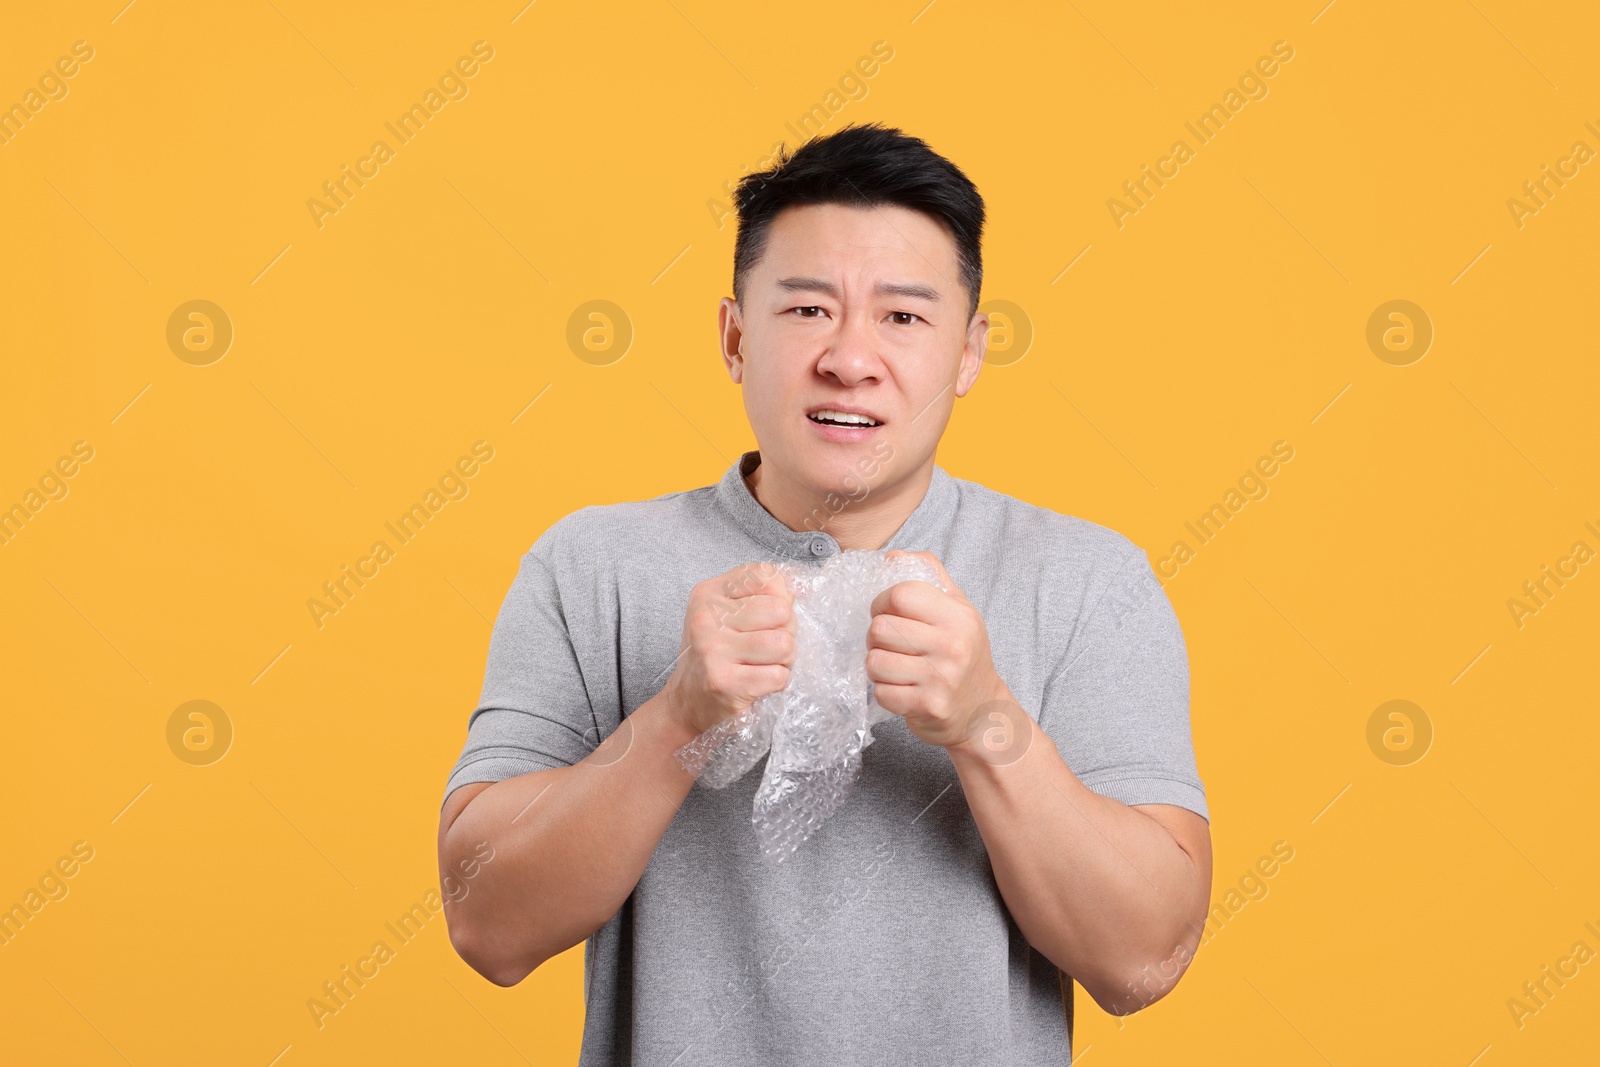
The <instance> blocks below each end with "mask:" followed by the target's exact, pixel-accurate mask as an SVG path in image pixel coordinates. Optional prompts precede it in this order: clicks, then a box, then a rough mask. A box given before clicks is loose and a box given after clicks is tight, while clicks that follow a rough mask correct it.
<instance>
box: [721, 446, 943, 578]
mask: <svg viewBox="0 0 1600 1067" xmlns="http://www.w3.org/2000/svg"><path fill="white" fill-rule="evenodd" d="M760 463H761V451H760V450H759V449H754V450H752V451H749V452H746V453H744V454H743V455H741V456H740V457H739V460H738V462H737V463H735V464H733V466H731V467H729V468H728V470H727V472H726V473H725V474H723V476H722V480H721V481H720V482H718V483H717V487H716V498H717V503H719V504H720V505H721V506H722V508H723V510H724V511H726V512H727V513H728V515H729V516H730V517H732V519H733V520H734V522H736V523H737V524H738V525H739V528H740V529H742V530H743V531H744V532H745V533H746V534H748V535H750V537H751V538H752V539H753V540H754V541H755V542H756V543H757V544H759V545H761V546H762V547H763V548H765V549H767V550H769V551H771V552H773V553H776V554H778V555H781V556H788V557H791V558H793V559H803V560H817V561H820V560H824V559H827V558H829V557H830V556H836V555H838V554H839V552H840V551H841V549H840V548H839V542H838V541H835V540H834V539H833V536H832V535H831V534H828V533H826V532H824V531H823V530H791V529H790V528H789V527H787V526H785V525H784V524H783V523H782V522H780V521H779V520H778V518H777V517H776V516H775V515H773V514H772V512H770V511H768V510H767V509H766V508H765V507H763V506H762V504H761V501H759V500H757V499H756V498H755V495H754V494H753V493H751V492H750V486H749V485H747V484H746V483H745V480H744V476H745V475H747V474H749V473H750V472H751V471H753V470H755V469H756V467H758V466H759V465H760ZM958 494H959V490H958V489H957V488H956V485H955V479H954V478H952V477H951V476H950V475H949V474H948V473H946V472H945V470H944V468H942V467H940V466H939V465H938V464H937V463H936V464H934V467H933V479H932V481H930V482H929V483H928V491H927V492H926V493H924V494H923V497H922V500H921V501H920V502H919V503H918V504H917V506H916V509H915V510H913V511H912V512H911V514H910V515H908V516H907V517H906V521H905V522H904V523H902V524H901V525H900V529H898V530H896V531H895V533H894V535H893V536H892V537H890V538H889V540H888V542H887V543H886V544H885V545H884V546H883V547H884V550H888V549H891V548H903V549H906V550H907V551H912V552H915V551H921V550H923V549H924V548H925V547H926V545H927V543H928V542H929V541H930V539H931V538H932V536H933V534H934V533H935V531H937V530H938V529H939V528H940V526H941V525H943V524H946V523H948V522H949V521H950V519H951V518H952V517H953V516H954V515H955V506H956V497H957V495H958ZM846 506H848V505H846Z"/></svg>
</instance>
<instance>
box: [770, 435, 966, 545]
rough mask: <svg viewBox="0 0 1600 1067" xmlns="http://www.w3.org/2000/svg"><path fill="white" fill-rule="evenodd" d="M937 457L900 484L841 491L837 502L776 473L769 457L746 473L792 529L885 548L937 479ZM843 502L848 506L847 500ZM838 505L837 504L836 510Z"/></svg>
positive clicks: (846, 542)
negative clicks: (851, 493) (860, 492)
mask: <svg viewBox="0 0 1600 1067" xmlns="http://www.w3.org/2000/svg"><path fill="white" fill-rule="evenodd" d="M933 465H934V461H933V459H932V457H930V458H929V459H928V462H927V463H926V464H924V465H923V467H922V469H921V470H918V471H916V472H915V473H913V474H912V475H911V476H910V477H907V478H902V479H901V480H900V481H899V482H898V483H897V484H895V485H892V486H888V485H881V484H880V485H872V486H869V487H868V490H867V493H866V495H865V496H860V497H857V498H856V499H854V500H851V499H848V498H846V497H844V496H842V495H836V496H835V498H834V500H833V502H832V504H830V503H829V501H828V499H827V496H826V495H823V496H818V495H816V494H815V493H814V492H812V491H811V490H809V489H807V488H805V487H804V486H800V485H796V484H794V483H793V482H790V481H788V480H787V479H784V478H781V477H775V476H774V472H773V471H771V470H769V469H768V464H767V462H766V461H765V460H762V462H761V463H759V464H757V466H756V469H755V470H753V471H751V472H750V473H749V474H747V475H745V476H744V480H745V484H746V485H748V486H749V487H750V493H751V495H752V496H754V497H755V498H756V501H757V502H758V503H760V505H761V506H762V507H764V508H766V509H767V511H768V512H770V513H771V514H772V516H773V517H774V518H776V519H777V520H778V521H779V522H781V523H783V524H784V525H785V526H787V527H789V529H791V530H820V531H821V532H822V533H825V534H828V535H829V536H831V537H832V538H833V539H834V540H835V541H837V542H838V543H839V547H840V548H841V549H845V550H849V549H874V550H875V549H880V548H882V547H883V546H884V545H885V544H886V543H887V542H888V540H889V538H891V537H893V536H894V535H895V532H896V531H898V530H899V529H900V527H901V526H904V525H905V522H906V519H908V518H910V517H911V513H912V512H913V511H915V510H917V505H918V504H920V503H922V499H923V497H925V496H926V495H927V493H928V486H929V485H931V484H932V482H933ZM841 502H842V506H841ZM835 508H837V510H834V509H835Z"/></svg>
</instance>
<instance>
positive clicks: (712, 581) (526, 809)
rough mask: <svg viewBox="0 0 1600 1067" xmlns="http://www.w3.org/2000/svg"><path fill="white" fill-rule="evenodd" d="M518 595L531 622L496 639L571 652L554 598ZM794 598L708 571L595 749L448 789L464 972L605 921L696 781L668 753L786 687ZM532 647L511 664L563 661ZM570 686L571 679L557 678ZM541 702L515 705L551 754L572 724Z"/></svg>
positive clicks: (761, 572)
mask: <svg viewBox="0 0 1600 1067" xmlns="http://www.w3.org/2000/svg"><path fill="white" fill-rule="evenodd" d="M523 573H524V574H534V575H537V574H541V573H543V572H542V571H539V570H526V569H525V570H524V571H523ZM519 580H520V579H519ZM535 588H537V587H535ZM528 599H529V600H530V601H531V602H532V603H533V605H534V607H535V609H538V610H533V611H530V612H529V614H530V615H531V617H532V618H533V619H534V620H535V623H537V625H535V624H534V623H529V624H525V625H524V626H523V627H522V629H520V630H517V629H507V630H506V634H507V635H508V636H507V642H506V643H507V647H508V648H514V649H518V650H521V649H523V648H524V647H531V648H534V649H535V650H537V649H539V648H545V649H556V650H558V651H560V652H564V653H565V655H566V660H565V662H567V663H569V664H570V663H573V662H575V653H574V652H573V651H572V648H571V645H570V641H569V640H568V639H567V637H566V636H565V632H564V629H562V631H561V633H560V635H559V640H558V639H557V636H556V634H555V631H556V630H557V627H558V622H557V620H556V615H555V612H554V609H553V608H552V607H551V606H550V605H549V604H548V603H547V602H546V601H544V600H541V599H540V597H539V595H537V594H529V597H528ZM793 606H794V594H793V592H792V591H791V590H790V589H789V587H788V585H787V582H786V581H785V579H784V577H783V575H782V574H781V572H780V571H778V570H777V569H776V568H775V567H773V566H771V565H769V564H766V563H747V564H744V565H742V566H739V567H735V568H733V569H732V570H730V571H728V572H727V573H725V574H720V575H717V576H716V577H714V578H708V579H706V580H705V581H703V582H701V583H700V584H698V585H696V586H695V587H694V589H693V590H691V591H690V594H689V604H688V607H687V609H686V610H685V611H684V617H683V638H682V641H681V642H680V645H679V648H680V649H681V651H680V652H679V654H678V660H677V662H676V666H675V668H674V670H673V672H672V676H671V677H670V678H668V679H667V684H666V685H665V686H664V687H663V688H662V689H661V691H660V692H659V693H657V694H656V695H655V696H653V697H651V698H650V699H649V700H647V701H645V702H644V703H643V704H641V705H639V707H638V708H636V709H634V711H633V713H632V714H630V715H627V716H626V717H625V718H624V719H623V720H622V723H621V725H620V726H618V727H617V729H616V730H615V731H613V732H612V733H611V735H610V736H609V737H607V738H606V739H605V742H604V743H603V744H601V745H600V747H598V748H596V749H595V750H594V751H592V752H589V753H588V754H587V755H584V756H583V757H582V758H579V759H577V760H576V761H574V762H571V763H570V765H568V766H561V767H555V768H552V769H549V770H540V771H534V772H532V773H530V774H522V775H518V776H516V777H512V778H506V779H504V780H502V781H499V782H495V783H493V784H484V783H474V784H469V785H463V786H460V787H458V788H456V789H455V790H453V791H451V793H450V795H449V796H448V797H446V798H445V804H444V807H443V809H442V810H441V811H440V814H439V871H440V876H441V880H442V879H443V878H444V876H445V875H447V874H452V873H453V872H455V871H457V870H460V871H463V872H465V871H468V870H471V871H473V872H474V873H473V874H472V875H471V881H470V882H469V883H466V885H467V890H466V892H465V893H464V894H463V895H462V896H461V897H460V898H459V899H458V900H456V901H454V902H451V903H449V904H448V905H447V907H446V910H445V914H446V916H447V920H446V921H447V925H448V926H449V928H450V943H451V944H452V945H454V946H455V949H456V952H457V953H459V954H460V956H461V958H462V959H464V960H466V961H467V963H468V964H470V965H471V966H472V969H473V970H475V971H477V972H478V973H479V974H481V975H483V976H484V977H485V978H487V979H489V981H491V982H494V983H495V984H496V985H501V986H510V985H515V984H516V983H518V982H520V981H522V979H524V978H526V977H527V976H528V975H529V974H531V973H533V970H534V969H535V968H536V967H538V966H539V964H541V963H543V962H544V961H545V960H547V959H549V958H550V957H552V956H555V955H557V954H558V953H561V952H564V951H566V950H567V949H569V948H571V947H572V946H573V945H576V944H577V943H578V942H580V941H582V940H584V939H585V938H587V937H588V936H589V935H590V934H592V933H594V932H595V931H596V930H598V929H599V928H600V927H602V926H604V925H605V924H606V923H607V922H608V921H610V919H611V917H612V916H613V915H615V914H616V913H617V911H618V909H620V908H621V907H622V905H623V903H624V902H625V901H626V900H627V899H628V894H630V893H632V892H633V889H634V886H636V885H638V884H639V877H640V876H641V875H642V874H643V873H644V869H645V867H646V866H647V865H648V864H649V862H650V857H651V856H652V855H654V854H655V850H656V846H657V845H658V844H660V842H661V837H662V835H663V834H665V833H666V831H667V827H668V826H669V825H671V823H672V819H673V817H674V816H675V815H676V814H677V812H678V809H679V808H680V807H681V806H682V805H683V801H684V798H685V797H687V796H688V795H689V790H690V788H692V787H693V785H694V777H693V775H691V774H689V773H688V772H687V771H686V770H684V769H683V766H682V765H681V764H680V763H679V762H678V759H677V755H676V750H677V749H678V748H680V747H682V746H683V745H686V744H688V743H689V742H690V741H692V740H694V739H695V738H696V737H699V736H700V735H701V734H702V733H704V732H705V731H706V730H709V729H711V728H712V727H713V726H715V725H717V723H719V722H721V721H723V720H724V719H726V718H728V717H729V716H731V715H734V714H737V713H738V712H740V711H742V710H744V709H745V708H748V707H750V706H751V705H752V704H753V703H755V701H756V700H757V699H758V698H759V697H761V696H764V695H766V694H767V693H776V692H778V691H779V690H781V689H783V688H784V686H786V685H788V684H789V669H790V667H791V666H793V664H794V660H795V636H796V633H797V630H798V622H797V621H796V619H795V615H794V610H793ZM515 617H516V616H515V615H514V616H513V618H515ZM497 632H498V631H497ZM530 635H531V636H530ZM541 642H542V644H541ZM542 655H544V657H545V661H544V662H529V663H528V664H527V665H526V666H523V667H520V668H519V670H521V671H535V670H537V669H540V668H542V669H543V671H544V672H545V674H544V676H545V677H548V674H549V672H550V670H551V666H550V664H551V663H552V662H553V663H556V664H559V663H560V662H562V660H561V659H560V657H557V656H555V655H554V654H553V653H551V652H549V651H546V652H544V653H542ZM536 676H537V675H536ZM580 687H581V681H577V680H574V681H573V682H572V684H571V685H570V686H569V687H568V688H570V689H577V688H580ZM552 704H553V700H552V698H550V697H549V696H548V690H546V689H539V690H537V691H530V693H529V694H528V695H527V696H526V697H525V698H524V700H523V707H524V708H526V707H528V706H530V705H537V706H540V707H541V708H542V709H543V711H544V714H543V715H540V716H534V715H525V716H523V718H524V719H526V720H527V722H528V726H526V727H524V729H525V730H527V731H530V733H531V731H534V730H538V731H541V733H539V734H537V735H534V736H532V737H530V738H529V740H530V741H532V743H533V744H534V745H536V746H537V748H538V749H540V750H543V751H549V750H552V749H555V750H557V751H559V750H560V747H559V745H558V741H559V740H561V739H569V738H571V737H572V736H573V735H574V734H575V733H576V731H575V730H574V729H573V728H572V727H571V725H570V717H568V716H565V713H564V712H563V710H562V708H560V707H552V706H551V705H552ZM588 710H589V709H587V708H585V709H584V717H587V716H588ZM564 719H565V720H566V722H564ZM552 724H554V725H553V726H552ZM567 743H568V744H570V741H569V742H567ZM530 750H532V749H530ZM484 843H487V844H488V845H489V846H490V847H491V848H492V849H493V850H494V851H493V852H491V853H490V855H491V856H493V857H494V862H493V863H484V864H482V865H475V864H473V863H472V861H471V860H469V859H468V857H469V856H470V855H474V854H476V853H477V850H478V848H479V847H480V846H481V845H482V844H484ZM463 862H465V863H466V864H467V866H464V867H463V866H461V864H462V863H463Z"/></svg>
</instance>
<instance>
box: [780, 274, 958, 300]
mask: <svg viewBox="0 0 1600 1067" xmlns="http://www.w3.org/2000/svg"><path fill="white" fill-rule="evenodd" d="M778 288H779V289H782V290H783V291H784V292H786V293H824V294H826V295H828V296H831V297H833V298H834V299H835V300H838V299H840V295H839V287H838V286H837V285H834V284H833V283H832V282H830V281H828V280H827V279H825V278H807V277H799V278H780V279H778ZM875 291H876V292H878V293H879V294H881V295H884V296H903V297H909V298H912V299H917V300H931V301H934V302H935V303H937V302H938V300H939V291H938V290H937V289H935V288H933V287H932V286H930V285H920V284H917V283H915V282H879V283H878V285H877V287H876V289H875Z"/></svg>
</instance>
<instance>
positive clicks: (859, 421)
mask: <svg viewBox="0 0 1600 1067" xmlns="http://www.w3.org/2000/svg"><path fill="white" fill-rule="evenodd" d="M811 418H813V419H827V420H828V421H829V422H847V423H851V424H853V425H858V426H877V425H878V423H877V422H875V421H873V420H872V419H869V418H867V417H866V416H865V415H849V414H846V413H845V412H843V411H818V412H816V413H814V414H813V415H812V416H811Z"/></svg>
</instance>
